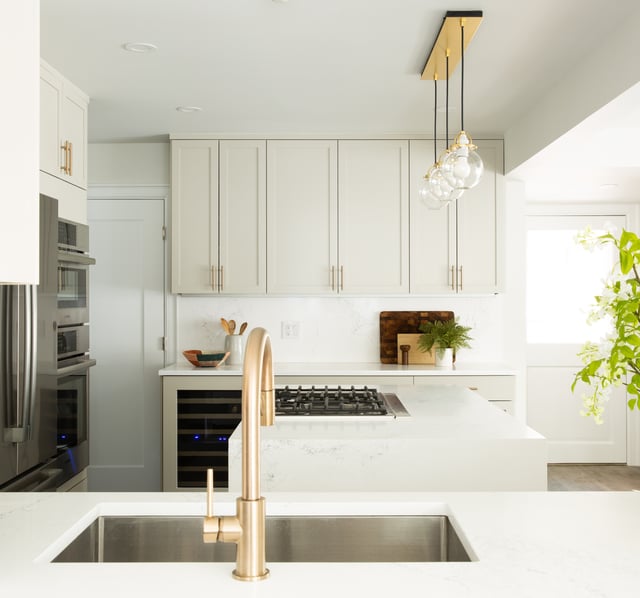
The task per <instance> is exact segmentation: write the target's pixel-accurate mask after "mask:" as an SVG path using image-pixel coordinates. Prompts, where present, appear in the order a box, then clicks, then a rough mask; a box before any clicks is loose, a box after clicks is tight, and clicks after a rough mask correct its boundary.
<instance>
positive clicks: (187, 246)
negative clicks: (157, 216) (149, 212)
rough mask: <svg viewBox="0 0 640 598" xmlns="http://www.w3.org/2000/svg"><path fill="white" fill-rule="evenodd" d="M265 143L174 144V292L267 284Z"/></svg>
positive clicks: (249, 289)
mask: <svg viewBox="0 0 640 598" xmlns="http://www.w3.org/2000/svg"><path fill="white" fill-rule="evenodd" d="M265 190H266V184H265V141H263V140H220V141H218V140H173V141H172V142H171V201H172V209H171V214H172V217H171V223H172V246H171V254H172V285H171V288H172V292H174V293H185V294H252V293H256V294H260V293H264V291H265V286H266V282H265V280H266V257H265V245H266V241H265V234H266V224H265V218H266V193H265Z"/></svg>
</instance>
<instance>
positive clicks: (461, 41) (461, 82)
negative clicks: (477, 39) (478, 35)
mask: <svg viewBox="0 0 640 598" xmlns="http://www.w3.org/2000/svg"><path fill="white" fill-rule="evenodd" d="M460 130H461V131H464V19H460Z"/></svg>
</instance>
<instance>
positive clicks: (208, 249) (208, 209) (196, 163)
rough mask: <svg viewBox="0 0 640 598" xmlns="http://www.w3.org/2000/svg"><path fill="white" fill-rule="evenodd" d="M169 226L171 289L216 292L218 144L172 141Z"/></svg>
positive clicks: (191, 291) (202, 141) (173, 290)
mask: <svg viewBox="0 0 640 598" xmlns="http://www.w3.org/2000/svg"><path fill="white" fill-rule="evenodd" d="M171 225H172V240H171V291H172V292H173V293H214V292H217V285H218V282H217V275H218V272H217V264H218V141H217V140H213V141H210V140H188V141H183V140H177V141H172V142H171Z"/></svg>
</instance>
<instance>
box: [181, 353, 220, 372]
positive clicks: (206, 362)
mask: <svg viewBox="0 0 640 598" xmlns="http://www.w3.org/2000/svg"><path fill="white" fill-rule="evenodd" d="M182 354H183V355H184V356H185V357H186V359H187V361H188V362H189V363H190V364H191V365H195V366H196V367H199V368H216V367H218V366H219V365H221V364H223V363H224V362H225V360H226V359H227V357H229V355H230V352H228V351H207V352H203V351H201V350H200V349H189V350H188V351H183V352H182Z"/></svg>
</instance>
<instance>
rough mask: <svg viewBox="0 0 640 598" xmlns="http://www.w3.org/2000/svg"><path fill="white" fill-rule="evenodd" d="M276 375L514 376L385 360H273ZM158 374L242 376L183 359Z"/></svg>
mask: <svg viewBox="0 0 640 598" xmlns="http://www.w3.org/2000/svg"><path fill="white" fill-rule="evenodd" d="M273 371H274V374H275V375H276V376H514V375H515V374H516V371H515V370H514V369H513V368H510V367H508V366H506V365H504V364H497V363H464V362H461V363H456V364H455V365H454V366H453V369H447V368H437V367H435V366H433V365H396V364H387V363H348V362H347V363H343V362H341V363H338V362H336V363H277V362H276V363H274V364H273ZM159 374H160V376H242V366H232V365H224V364H223V365H221V366H220V367H217V368H198V367H195V366H193V365H191V364H190V363H189V362H188V361H186V360H185V359H182V358H180V361H178V362H177V363H174V364H172V365H169V366H167V367H165V368H163V369H161V370H160V371H159Z"/></svg>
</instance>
